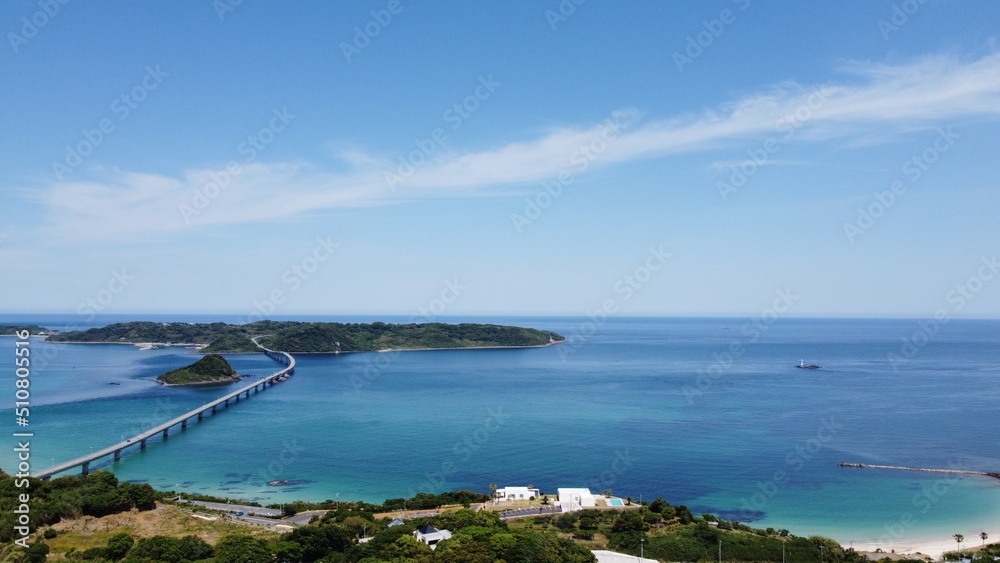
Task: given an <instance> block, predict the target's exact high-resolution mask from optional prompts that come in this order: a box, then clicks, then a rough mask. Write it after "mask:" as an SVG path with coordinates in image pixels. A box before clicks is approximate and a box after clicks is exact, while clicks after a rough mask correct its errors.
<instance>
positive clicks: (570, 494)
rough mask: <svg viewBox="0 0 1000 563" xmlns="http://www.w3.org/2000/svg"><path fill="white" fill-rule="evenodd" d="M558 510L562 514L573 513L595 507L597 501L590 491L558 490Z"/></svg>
mask: <svg viewBox="0 0 1000 563" xmlns="http://www.w3.org/2000/svg"><path fill="white" fill-rule="evenodd" d="M557 492H558V494H559V500H558V501H557V502H558V504H559V508H561V509H562V511H563V512H573V511H575V510H581V509H584V508H590V507H595V506H597V499H596V498H594V494H593V493H591V492H590V489H559V490H558V491H557Z"/></svg>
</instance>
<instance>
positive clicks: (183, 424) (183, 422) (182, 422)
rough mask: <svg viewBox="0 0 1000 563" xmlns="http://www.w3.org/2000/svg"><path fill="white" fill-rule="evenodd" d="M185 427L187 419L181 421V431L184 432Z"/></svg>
mask: <svg viewBox="0 0 1000 563" xmlns="http://www.w3.org/2000/svg"><path fill="white" fill-rule="evenodd" d="M187 427H188V421H187V419H186V418H185V419H184V420H182V421H181V430H184V429H186V428H187Z"/></svg>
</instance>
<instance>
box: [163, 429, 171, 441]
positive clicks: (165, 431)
mask: <svg viewBox="0 0 1000 563" xmlns="http://www.w3.org/2000/svg"><path fill="white" fill-rule="evenodd" d="M168 432H170V429H169V428H164V429H163V439H164V440H166V439H167V433H168Z"/></svg>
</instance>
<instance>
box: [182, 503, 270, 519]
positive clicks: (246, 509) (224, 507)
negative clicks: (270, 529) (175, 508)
mask: <svg viewBox="0 0 1000 563" xmlns="http://www.w3.org/2000/svg"><path fill="white" fill-rule="evenodd" d="M179 502H180V503H185V504H193V505H195V506H204V507H205V508H211V509H212V510H219V511H222V512H232V513H236V512H242V513H244V514H247V515H250V516H281V514H282V512H281V510H278V509H277V508H262V507H260V506H247V505H245V504H226V503H221V502H204V501H200V500H182V501H179ZM269 522H271V523H274V522H276V521H275V520H269Z"/></svg>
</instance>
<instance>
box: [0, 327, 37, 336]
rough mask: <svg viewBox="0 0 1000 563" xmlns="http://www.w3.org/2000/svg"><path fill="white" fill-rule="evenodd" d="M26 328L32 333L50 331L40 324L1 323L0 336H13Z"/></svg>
mask: <svg viewBox="0 0 1000 563" xmlns="http://www.w3.org/2000/svg"><path fill="white" fill-rule="evenodd" d="M24 330H27V331H28V332H29V333H31V334H42V333H47V332H49V329H47V328H45V327H41V326H38V325H0V336H13V335H14V334H16V333H18V332H21V331H24Z"/></svg>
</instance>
